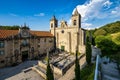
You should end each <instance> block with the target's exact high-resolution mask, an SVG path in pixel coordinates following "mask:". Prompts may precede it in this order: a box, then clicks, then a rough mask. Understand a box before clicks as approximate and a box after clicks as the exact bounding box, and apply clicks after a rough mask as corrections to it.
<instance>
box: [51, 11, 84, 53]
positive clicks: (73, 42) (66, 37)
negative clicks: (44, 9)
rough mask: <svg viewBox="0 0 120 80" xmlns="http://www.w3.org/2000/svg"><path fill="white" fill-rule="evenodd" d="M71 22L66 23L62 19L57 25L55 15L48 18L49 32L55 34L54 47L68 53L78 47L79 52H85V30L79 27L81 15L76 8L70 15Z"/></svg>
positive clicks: (73, 51)
mask: <svg viewBox="0 0 120 80" xmlns="http://www.w3.org/2000/svg"><path fill="white" fill-rule="evenodd" d="M71 23H72V24H71V25H68V24H67V22H66V21H64V20H62V21H61V23H60V26H58V20H57V19H56V18H55V16H53V17H52V19H51V20H50V32H51V33H52V34H53V35H54V36H55V40H56V43H55V44H56V47H57V48H59V49H61V50H64V51H67V52H70V53H75V51H76V48H78V51H79V53H85V41H86V39H85V35H86V32H85V30H84V29H82V28H81V15H80V14H79V13H78V11H77V9H76V10H75V12H74V14H73V15H72V17H71Z"/></svg>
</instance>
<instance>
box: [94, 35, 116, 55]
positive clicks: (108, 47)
mask: <svg viewBox="0 0 120 80" xmlns="http://www.w3.org/2000/svg"><path fill="white" fill-rule="evenodd" d="M95 41H96V44H97V47H98V48H100V49H101V51H102V54H103V55H104V54H111V53H114V52H116V51H117V45H116V44H115V43H114V42H113V41H112V39H111V36H97V37H96V39H95Z"/></svg>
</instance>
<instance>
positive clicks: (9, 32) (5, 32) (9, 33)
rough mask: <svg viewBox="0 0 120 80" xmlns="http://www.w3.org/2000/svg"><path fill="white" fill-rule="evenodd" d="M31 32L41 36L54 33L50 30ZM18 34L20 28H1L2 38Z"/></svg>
mask: <svg viewBox="0 0 120 80" xmlns="http://www.w3.org/2000/svg"><path fill="white" fill-rule="evenodd" d="M30 33H31V34H32V35H36V36H40V37H53V35H52V34H51V33H50V32H48V31H30ZM17 34H18V30H0V38H7V37H10V36H12V35H17Z"/></svg>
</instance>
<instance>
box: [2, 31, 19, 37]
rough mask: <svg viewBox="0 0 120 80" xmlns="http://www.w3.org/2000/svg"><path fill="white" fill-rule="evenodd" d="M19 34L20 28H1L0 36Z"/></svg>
mask: <svg viewBox="0 0 120 80" xmlns="http://www.w3.org/2000/svg"><path fill="white" fill-rule="evenodd" d="M16 34H18V30H0V38H7V37H9V36H12V35H16Z"/></svg>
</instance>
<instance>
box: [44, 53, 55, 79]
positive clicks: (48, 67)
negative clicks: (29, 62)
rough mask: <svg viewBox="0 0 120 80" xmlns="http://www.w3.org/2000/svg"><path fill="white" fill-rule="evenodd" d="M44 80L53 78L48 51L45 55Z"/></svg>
mask: <svg viewBox="0 0 120 80" xmlns="http://www.w3.org/2000/svg"><path fill="white" fill-rule="evenodd" d="M46 77H47V78H46V80H54V75H53V72H52V69H51V67H50V63H49V53H48V55H47V71H46Z"/></svg>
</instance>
